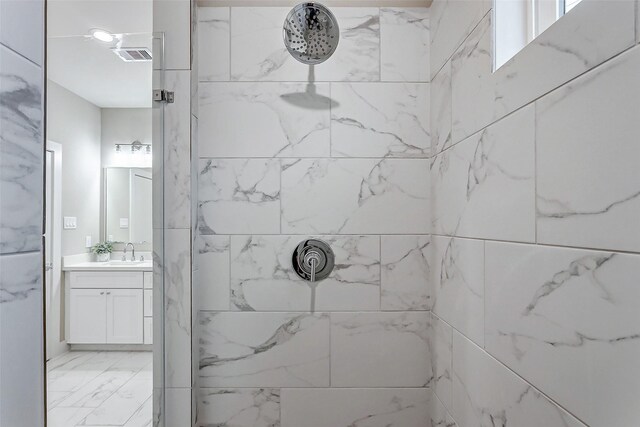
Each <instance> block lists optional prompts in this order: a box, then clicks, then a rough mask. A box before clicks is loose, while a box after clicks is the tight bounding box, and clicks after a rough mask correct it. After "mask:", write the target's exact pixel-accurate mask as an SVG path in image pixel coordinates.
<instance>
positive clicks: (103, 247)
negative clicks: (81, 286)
mask: <svg viewBox="0 0 640 427" xmlns="http://www.w3.org/2000/svg"><path fill="white" fill-rule="evenodd" d="M91 252H93V253H94V254H96V258H97V259H98V262H107V261H109V259H111V252H113V244H112V243H111V242H101V243H98V244H96V245H94V246H92V247H91Z"/></svg>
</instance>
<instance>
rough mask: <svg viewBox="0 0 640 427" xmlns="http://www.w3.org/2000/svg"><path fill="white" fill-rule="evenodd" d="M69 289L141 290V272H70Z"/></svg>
mask: <svg viewBox="0 0 640 427" xmlns="http://www.w3.org/2000/svg"><path fill="white" fill-rule="evenodd" d="M69 274H70V277H69V284H70V286H71V288H84V289H94V288H100V289H104V288H110V289H118V288H119V289H138V288H140V289H142V285H143V284H142V272H141V271H72V272H71V273H69Z"/></svg>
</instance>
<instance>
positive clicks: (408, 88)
mask: <svg viewBox="0 0 640 427" xmlns="http://www.w3.org/2000/svg"><path fill="white" fill-rule="evenodd" d="M331 97H332V99H333V100H334V101H335V103H336V106H335V107H334V108H332V109H331V154H332V156H333V157H428V156H429V153H430V149H431V140H430V130H429V119H430V117H429V85H428V84H427V83H332V84H331Z"/></svg>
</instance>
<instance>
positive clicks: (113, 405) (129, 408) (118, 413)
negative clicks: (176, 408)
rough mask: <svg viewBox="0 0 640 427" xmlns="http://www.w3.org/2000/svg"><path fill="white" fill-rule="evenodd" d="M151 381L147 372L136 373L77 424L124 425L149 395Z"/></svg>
mask: <svg viewBox="0 0 640 427" xmlns="http://www.w3.org/2000/svg"><path fill="white" fill-rule="evenodd" d="M151 381H152V380H151V374H150V373H149V372H144V371H141V372H139V373H137V374H136V375H135V376H134V377H133V378H131V379H130V380H129V381H128V382H127V383H126V384H125V385H124V386H122V387H121V388H119V389H118V390H117V391H116V392H115V393H114V394H112V395H111V396H110V397H109V398H108V399H107V400H105V401H104V402H103V403H102V404H101V405H100V406H99V407H97V408H95V409H94V410H93V411H91V413H90V414H89V415H87V416H86V418H84V419H83V420H82V421H81V422H79V423H78V424H77V425H80V426H95V425H103V426H104V425H107V426H109V425H124V423H126V422H127V421H128V420H129V418H131V416H132V415H134V414H135V413H136V412H137V410H138V409H139V408H140V407H141V406H142V405H143V404H144V403H145V402H146V401H147V400H148V399H149V398H150V397H151V392H152V385H151ZM57 409H60V408H57Z"/></svg>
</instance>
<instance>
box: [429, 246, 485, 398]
mask: <svg viewBox="0 0 640 427" xmlns="http://www.w3.org/2000/svg"><path fill="white" fill-rule="evenodd" d="M431 257H432V258H431V260H430V265H431V281H430V283H431V286H432V288H433V289H432V291H431V292H432V294H433V303H432V304H433V312H434V313H435V314H436V315H437V316H438V317H440V318H441V319H442V320H444V321H445V322H447V323H449V324H450V325H452V326H453V327H454V328H456V329H457V330H458V331H460V332H461V333H462V334H464V335H466V336H467V338H469V339H471V340H473V341H474V342H475V343H476V344H478V345H480V346H482V345H483V344H484V329H483V321H482V319H484V242H483V241H481V240H469V239H452V238H449V237H443V236H431ZM440 398H443V396H440ZM443 402H444V399H443ZM444 403H445V404H446V403H447V402H444ZM448 407H449V408H450V406H448Z"/></svg>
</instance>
